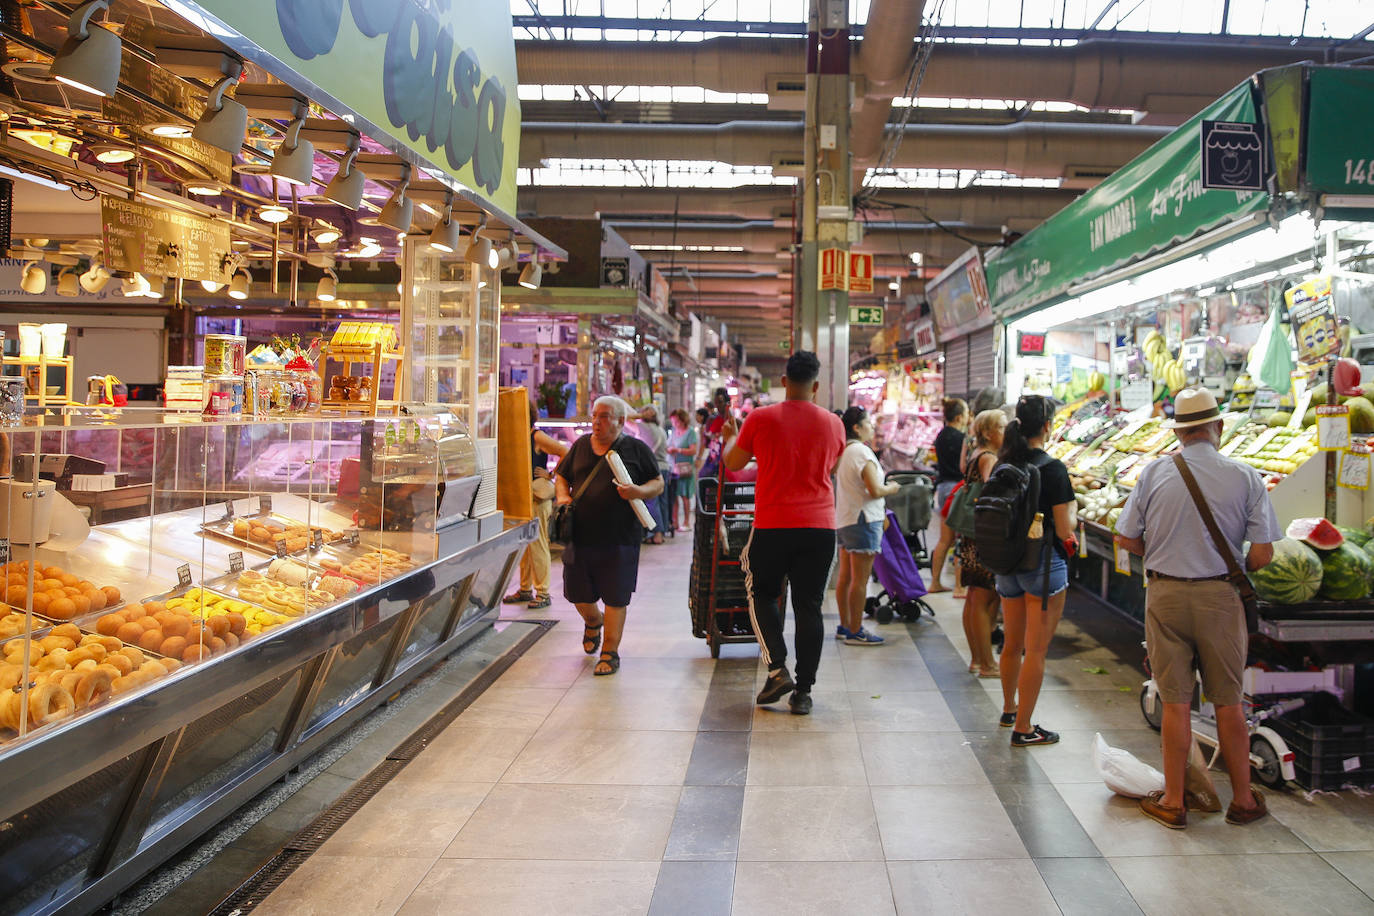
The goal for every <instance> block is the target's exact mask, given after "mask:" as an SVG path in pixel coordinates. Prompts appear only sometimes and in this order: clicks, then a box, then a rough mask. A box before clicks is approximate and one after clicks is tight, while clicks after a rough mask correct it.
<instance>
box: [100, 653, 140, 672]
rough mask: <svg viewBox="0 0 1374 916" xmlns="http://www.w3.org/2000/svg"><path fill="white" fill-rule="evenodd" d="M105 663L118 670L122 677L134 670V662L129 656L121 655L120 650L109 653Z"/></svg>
mask: <svg viewBox="0 0 1374 916" xmlns="http://www.w3.org/2000/svg"><path fill="white" fill-rule="evenodd" d="M103 664H105V665H106V666H108V667H111V668H114V669H115V670H116V671H118V672H119V675H120V677H123V676H124V675H126V674H128V673H129V672H130V671H133V670H134V663H133V662H132V661H130V660H129V656H127V655H120V654H119V653H118V652H111V653H110V654H109V655H107V656H106V657H105V661H104V662H103Z"/></svg>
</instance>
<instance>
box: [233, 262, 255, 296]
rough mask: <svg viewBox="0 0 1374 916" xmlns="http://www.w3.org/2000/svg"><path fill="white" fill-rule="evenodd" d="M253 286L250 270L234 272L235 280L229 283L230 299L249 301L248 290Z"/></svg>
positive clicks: (243, 269)
mask: <svg viewBox="0 0 1374 916" xmlns="http://www.w3.org/2000/svg"><path fill="white" fill-rule="evenodd" d="M252 284H253V275H252V274H250V273H249V272H248V268H246V267H245V268H242V269H240V270H237V271H235V272H234V278H233V279H232V280H230V281H229V298H230V299H247V298H248V288H249V287H250V286H252Z"/></svg>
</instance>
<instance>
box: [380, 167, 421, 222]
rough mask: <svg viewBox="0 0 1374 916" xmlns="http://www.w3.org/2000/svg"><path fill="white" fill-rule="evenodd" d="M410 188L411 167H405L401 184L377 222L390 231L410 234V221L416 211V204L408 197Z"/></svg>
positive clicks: (383, 208)
mask: <svg viewBox="0 0 1374 916" xmlns="http://www.w3.org/2000/svg"><path fill="white" fill-rule="evenodd" d="M408 187H410V165H409V164H407V165H406V167H405V173H404V177H402V178H401V183H400V184H399V185H397V186H396V190H395V191H393V192H392V194H391V198H390V199H389V200H387V202H386V205H385V206H384V207H382V212H381V213H380V214H378V216H377V222H378V223H380V224H381V225H383V226H386V227H387V228H389V229H395V230H396V231H397V232H409V231H410V221H411V218H412V216H413V215H414V211H415V203H414V201H412V200H411V199H410V198H409V197H406V188H408Z"/></svg>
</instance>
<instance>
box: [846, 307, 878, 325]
mask: <svg viewBox="0 0 1374 916" xmlns="http://www.w3.org/2000/svg"><path fill="white" fill-rule="evenodd" d="M849 323H850V324H879V325H880V324H882V323H883V309H882V306H880V305H851V306H850V307H849Z"/></svg>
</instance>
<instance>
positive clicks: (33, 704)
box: [29, 681, 76, 725]
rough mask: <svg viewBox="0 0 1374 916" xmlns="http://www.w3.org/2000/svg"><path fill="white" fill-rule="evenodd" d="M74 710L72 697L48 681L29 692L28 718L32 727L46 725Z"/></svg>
mask: <svg viewBox="0 0 1374 916" xmlns="http://www.w3.org/2000/svg"><path fill="white" fill-rule="evenodd" d="M75 709H76V703H75V702H74V701H73V700H72V695H71V694H70V693H68V692H67V691H65V690H63V689H62V688H61V687H59V686H57V685H56V684H54V683H52V682H51V681H49V682H48V683H46V684H39V685H38V686H37V687H33V688H30V690H29V718H30V721H32V722H33V724H34V725H47V724H48V723H49V722H55V721H57V720H58V719H60V718H62V717H63V716H69V715H71V714H72V712H73V711H74V710H75Z"/></svg>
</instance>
